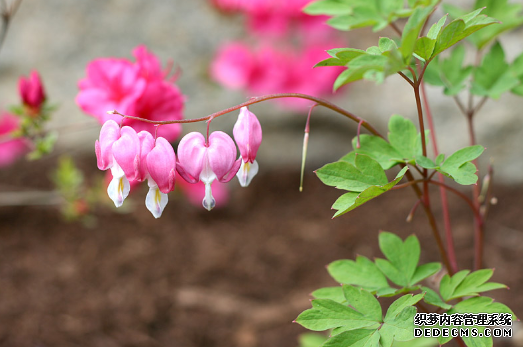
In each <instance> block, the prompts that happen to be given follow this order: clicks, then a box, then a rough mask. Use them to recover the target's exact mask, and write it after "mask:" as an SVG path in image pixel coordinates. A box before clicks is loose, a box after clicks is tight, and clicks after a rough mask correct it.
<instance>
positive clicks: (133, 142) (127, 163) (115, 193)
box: [95, 120, 140, 207]
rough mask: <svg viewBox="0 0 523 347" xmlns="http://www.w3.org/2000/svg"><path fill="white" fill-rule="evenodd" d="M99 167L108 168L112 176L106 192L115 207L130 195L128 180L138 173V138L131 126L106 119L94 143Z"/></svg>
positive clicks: (101, 168)
mask: <svg viewBox="0 0 523 347" xmlns="http://www.w3.org/2000/svg"><path fill="white" fill-rule="evenodd" d="M95 152H96V160H97V164H98V168H99V169H100V170H107V169H111V174H112V175H113V179H112V180H111V183H109V186H108V187H107V194H109V197H110V198H111V200H113V202H114V204H115V206H116V207H120V206H122V204H123V201H124V200H125V198H126V197H127V196H128V195H129V191H130V184H129V181H130V180H131V181H132V180H134V179H135V178H136V177H137V171H138V168H139V167H140V140H139V139H138V135H137V134H136V131H134V129H133V128H130V127H123V128H122V129H120V126H119V125H118V124H117V123H116V122H115V121H113V120H108V121H107V122H105V123H104V125H103V126H102V129H101V130H100V140H99V141H98V140H97V141H96V143H95Z"/></svg>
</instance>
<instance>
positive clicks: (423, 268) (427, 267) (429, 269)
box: [409, 262, 441, 286]
mask: <svg viewBox="0 0 523 347" xmlns="http://www.w3.org/2000/svg"><path fill="white" fill-rule="evenodd" d="M439 270H441V263H436V262H434V263H427V264H422V265H420V266H418V267H416V271H415V272H414V275H412V278H411V279H410V283H409V284H410V285H411V286H413V285H415V284H416V283H418V282H421V281H423V280H424V279H425V278H427V277H430V276H432V275H434V274H436V273H437V272H438V271H439Z"/></svg>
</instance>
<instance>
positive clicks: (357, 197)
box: [332, 167, 408, 218]
mask: <svg viewBox="0 0 523 347" xmlns="http://www.w3.org/2000/svg"><path fill="white" fill-rule="evenodd" d="M407 169H408V168H407V167H404V168H403V169H402V170H401V171H400V172H399V173H398V174H397V175H396V178H394V180H392V181H391V182H389V183H387V184H385V185H373V186H370V187H369V188H367V189H365V190H364V191H362V192H361V193H358V192H348V193H345V194H343V195H342V196H340V197H339V198H338V200H336V201H335V202H334V204H333V205H332V208H333V209H335V210H337V212H336V213H335V214H334V217H338V216H341V215H342V214H345V213H347V212H349V211H352V210H354V209H355V208H356V207H358V206H361V205H363V204H364V203H366V202H367V201H369V200H372V199H374V198H376V197H378V196H380V195H381V194H383V193H385V192H388V191H389V190H391V189H392V187H394V186H395V185H396V184H397V183H398V182H399V181H400V180H401V179H402V178H403V176H404V175H405V172H407ZM334 217H333V218H334Z"/></svg>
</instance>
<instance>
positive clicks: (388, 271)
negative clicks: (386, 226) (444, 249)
mask: <svg viewBox="0 0 523 347" xmlns="http://www.w3.org/2000/svg"><path fill="white" fill-rule="evenodd" d="M379 245H380V249H381V251H382V252H383V254H384V255H385V257H386V258H387V259H388V260H385V259H379V258H378V259H376V266H377V267H378V268H379V269H380V270H381V272H383V273H384V274H385V276H387V277H388V278H389V279H390V280H391V281H392V282H394V283H396V284H397V285H400V286H402V287H410V286H411V285H413V284H415V282H413V280H416V282H417V281H419V278H424V277H423V276H424V275H426V274H427V273H430V272H432V271H433V270H434V267H433V265H430V266H429V267H428V268H427V267H421V268H420V267H418V266H417V265H418V261H419V256H420V251H421V248H420V245H419V241H418V239H417V237H416V236H414V235H411V236H409V237H407V238H406V239H405V242H403V241H402V240H401V238H399V237H398V236H397V235H396V234H393V233H389V232H386V231H383V232H381V233H380V236H379ZM418 269H419V272H418V274H417V276H415V273H416V271H417V270H418ZM429 276H430V275H429Z"/></svg>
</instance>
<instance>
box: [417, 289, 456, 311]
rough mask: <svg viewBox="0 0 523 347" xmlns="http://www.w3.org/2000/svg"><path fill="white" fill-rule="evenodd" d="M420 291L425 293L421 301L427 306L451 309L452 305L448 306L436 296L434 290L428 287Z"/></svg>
mask: <svg viewBox="0 0 523 347" xmlns="http://www.w3.org/2000/svg"><path fill="white" fill-rule="evenodd" d="M420 289H421V291H422V292H425V297H423V301H425V302H426V303H427V304H430V305H433V306H437V307H441V308H443V309H445V310H448V309H450V308H452V305H449V304H447V303H446V302H444V301H443V300H442V299H441V297H440V296H439V295H438V293H436V292H435V291H434V290H432V289H430V288H428V287H421V288H420Z"/></svg>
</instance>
